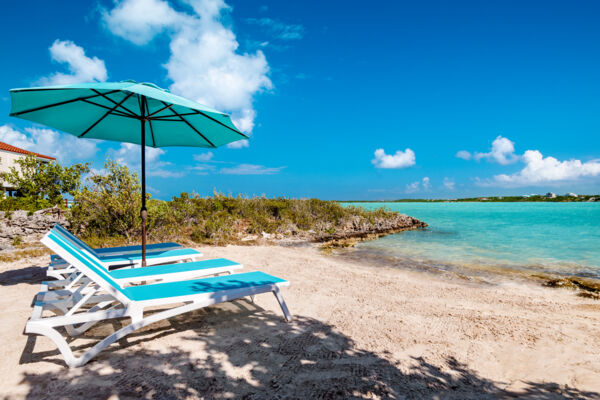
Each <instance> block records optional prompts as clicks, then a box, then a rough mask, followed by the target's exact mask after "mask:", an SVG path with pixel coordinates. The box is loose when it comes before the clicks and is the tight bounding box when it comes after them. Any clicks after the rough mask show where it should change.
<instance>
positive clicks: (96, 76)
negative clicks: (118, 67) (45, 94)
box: [39, 39, 108, 85]
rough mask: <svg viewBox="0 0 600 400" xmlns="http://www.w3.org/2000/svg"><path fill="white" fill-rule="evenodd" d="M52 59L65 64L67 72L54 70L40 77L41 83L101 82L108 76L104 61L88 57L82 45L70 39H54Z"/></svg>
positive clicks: (51, 52) (51, 49)
mask: <svg viewBox="0 0 600 400" xmlns="http://www.w3.org/2000/svg"><path fill="white" fill-rule="evenodd" d="M50 56H51V57H52V60H54V61H56V62H58V63H61V64H66V65H67V68H68V70H69V73H63V72H56V73H54V74H52V75H49V76H47V77H44V78H42V79H40V81H39V83H40V84H42V85H67V84H71V83H80V82H92V81H99V82H103V81H105V80H106V78H107V77H108V74H107V72H106V66H105V65H104V61H102V60H100V59H99V58H98V57H92V58H90V57H88V56H86V55H85V51H84V50H83V48H82V47H80V46H77V45H76V44H75V43H73V42H71V41H70V40H58V39H57V40H55V41H54V43H52V46H50Z"/></svg>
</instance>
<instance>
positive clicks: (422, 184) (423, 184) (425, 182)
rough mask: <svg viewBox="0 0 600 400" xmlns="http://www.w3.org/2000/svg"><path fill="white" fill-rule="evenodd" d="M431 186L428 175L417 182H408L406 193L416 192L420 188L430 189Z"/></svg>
mask: <svg viewBox="0 0 600 400" xmlns="http://www.w3.org/2000/svg"><path fill="white" fill-rule="evenodd" d="M421 188H422V189H421ZM430 188H431V183H430V181H429V177H427V176H426V177H424V178H423V179H422V180H421V181H416V182H413V183H409V184H407V185H406V189H405V192H406V193H415V192H418V191H419V190H424V191H428V190H429V189H430Z"/></svg>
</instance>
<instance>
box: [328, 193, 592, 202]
mask: <svg viewBox="0 0 600 400" xmlns="http://www.w3.org/2000/svg"><path fill="white" fill-rule="evenodd" d="M336 201H337V202H339V203H593V202H600V194H582V195H577V197H574V196H566V195H565V196H555V197H550V196H548V197H547V196H545V195H532V196H487V197H486V196H482V197H466V198H462V199H395V200H336Z"/></svg>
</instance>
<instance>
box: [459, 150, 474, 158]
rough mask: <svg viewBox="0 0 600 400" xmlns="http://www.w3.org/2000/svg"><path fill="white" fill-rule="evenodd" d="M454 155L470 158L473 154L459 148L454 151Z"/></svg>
mask: <svg viewBox="0 0 600 400" xmlns="http://www.w3.org/2000/svg"><path fill="white" fill-rule="evenodd" d="M456 157H458V158H462V159H463V160H470V159H471V158H472V157H473V156H472V155H471V153H469V152H468V151H466V150H461V151H459V152H458V153H456Z"/></svg>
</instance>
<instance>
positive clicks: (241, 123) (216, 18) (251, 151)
mask: <svg viewBox="0 0 600 400" xmlns="http://www.w3.org/2000/svg"><path fill="white" fill-rule="evenodd" d="M599 12H600V3H598V2H594V1H589V2H585V1H560V2H559V1H543V2H542V1H497V2H495V1H485V2H481V1H468V2H461V1H453V2H448V1H440V2H436V1H423V2H415V1H410V2H400V1H398V2H392V1H388V2H379V1H371V2H369V3H368V7H367V6H365V3H364V2H360V3H359V2H356V3H353V2H347V1H328V2H322V1H320V2H312V1H285V2H283V1H272V2H271V1H260V2H249V1H231V0H230V1H227V2H222V1H219V0H188V1H170V2H167V1H163V0H121V1H116V2H115V1H112V0H109V1H87V2H83V1H79V2H47V1H37V2H36V1H32V2H10V3H7V4H5V5H3V13H2V16H1V17H0V19H1V24H0V33H1V34H2V37H3V38H5V39H3V40H2V42H1V44H0V46H1V47H0V51H1V52H2V54H3V57H2V59H3V62H2V64H1V66H0V68H1V71H2V74H0V92H1V93H3V94H0V108H1V109H2V110H3V112H0V141H6V142H9V143H11V144H14V145H17V146H21V147H27V148H29V149H31V150H35V151H38V152H41V153H46V154H52V155H56V156H57V157H58V158H59V160H61V161H63V162H66V163H71V162H82V161H91V162H92V163H93V167H94V168H95V169H96V170H98V171H101V168H102V164H103V161H104V159H105V157H106V156H107V155H108V156H110V157H113V158H116V159H121V160H126V161H127V162H128V164H129V165H130V166H131V167H132V168H138V167H139V160H138V158H139V150H138V149H137V148H136V147H135V146H133V145H121V144H119V143H110V142H98V141H92V140H76V139H74V138H72V137H70V136H68V135H65V134H60V133H57V132H54V131H51V130H47V129H44V127H41V126H34V125H32V124H30V123H28V122H26V121H22V120H19V119H15V118H11V117H9V116H8V114H9V109H10V100H9V96H8V90H9V89H11V88H15V87H29V86H35V85H40V84H47V83H68V82H77V81H91V80H97V81H103V80H108V81H119V80H124V79H135V80H137V81H149V82H154V83H156V84H158V85H159V86H161V87H165V88H169V89H170V90H171V91H173V92H175V93H177V94H181V95H185V96H187V97H190V98H192V99H194V100H197V101H200V102H203V103H205V104H207V105H208V106H212V107H215V108H217V109H220V110H222V111H226V112H230V113H231V114H232V116H233V119H234V121H236V124H237V125H238V127H240V128H241V129H243V130H244V131H246V132H248V133H249V134H251V135H252V137H251V139H250V141H249V143H248V144H247V145H246V144H242V145H238V146H237V148H228V147H223V148H218V149H213V150H211V151H210V153H209V152H208V151H207V150H205V149H198V148H166V149H162V150H154V151H149V153H148V159H149V160H150V162H151V163H152V166H151V167H150V169H149V176H148V186H149V188H150V191H151V192H152V193H153V195H154V196H156V197H158V198H163V199H168V198H170V197H171V196H172V195H176V194H178V193H180V192H182V191H187V192H192V191H195V192H197V193H200V194H202V195H205V194H210V193H212V191H213V189H215V188H216V189H217V190H219V191H222V192H224V193H232V194H237V193H246V194H249V195H262V194H265V195H267V196H279V195H284V196H289V197H319V198H324V199H393V198H406V197H418V198H438V197H444V198H453V197H463V196H476V195H494V194H496V195H508V194H527V193H539V192H546V191H554V192H559V193H563V192H567V191H574V192H578V193H598V192H600V134H599V133H600V112H599V111H600V95H599V94H600V79H599V73H598V72H599V71H600V25H599V24H598V23H597V16H598V15H599Z"/></svg>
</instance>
